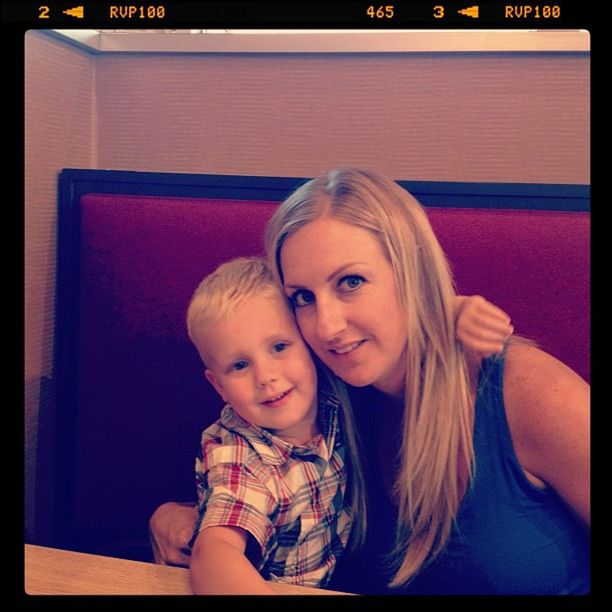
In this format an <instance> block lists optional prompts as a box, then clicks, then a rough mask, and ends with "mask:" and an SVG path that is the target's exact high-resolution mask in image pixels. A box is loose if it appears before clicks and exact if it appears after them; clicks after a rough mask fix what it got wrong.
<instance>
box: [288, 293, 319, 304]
mask: <svg viewBox="0 0 612 612" xmlns="http://www.w3.org/2000/svg"><path fill="white" fill-rule="evenodd" d="M289 300H290V301H291V305H292V306H293V307H294V308H302V307H303V306H308V305H309V304H312V303H313V302H314V294H313V293H312V291H308V290H307V289H300V290H299V291H296V292H295V293H294V294H293V295H291V297H290V298H289Z"/></svg>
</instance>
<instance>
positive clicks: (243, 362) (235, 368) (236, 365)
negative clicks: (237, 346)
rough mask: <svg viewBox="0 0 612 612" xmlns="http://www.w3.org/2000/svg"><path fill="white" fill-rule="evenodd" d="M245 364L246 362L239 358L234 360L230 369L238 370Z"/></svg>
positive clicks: (242, 368) (245, 365)
mask: <svg viewBox="0 0 612 612" xmlns="http://www.w3.org/2000/svg"><path fill="white" fill-rule="evenodd" d="M247 365H248V363H247V362H246V361H245V360H244V359H241V360H240V361H236V362H235V363H233V364H232V370H235V371H237V372H239V371H240V370H244V368H246V367H247Z"/></svg>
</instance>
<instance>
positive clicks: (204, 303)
mask: <svg viewBox="0 0 612 612" xmlns="http://www.w3.org/2000/svg"><path fill="white" fill-rule="evenodd" d="M261 295H269V296H270V297H272V296H279V297H280V298H281V299H282V300H283V301H284V300H285V296H284V295H283V293H282V292H281V290H280V288H279V287H278V285H277V283H276V281H275V280H274V277H273V276H272V273H271V272H270V269H269V268H268V265H267V264H266V261H265V260H264V259H262V258H260V257H237V258H236V259H232V260H230V261H228V262H225V263H223V264H221V265H220V266H219V267H218V268H217V269H216V270H215V271H214V272H212V273H211V274H209V275H208V276H207V277H206V278H204V280H203V281H202V282H201V283H200V284H199V285H198V287H197V289H196V290H195V291H194V293H193V296H192V297H191V301H190V303H189V307H188V308H187V332H188V334H189V338H190V339H191V341H192V342H193V343H194V344H196V345H197V343H196V341H195V334H196V331H197V329H199V328H201V327H202V326H204V325H210V324H211V323H215V322H217V321H219V320H220V319H222V318H226V317H228V316H230V315H231V314H232V312H233V311H234V310H235V308H236V307H237V306H239V305H240V304H242V303H243V302H245V301H246V300H248V299H249V298H252V297H255V296H261ZM198 348H199V347H198Z"/></svg>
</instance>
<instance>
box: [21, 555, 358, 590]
mask: <svg viewBox="0 0 612 612" xmlns="http://www.w3.org/2000/svg"><path fill="white" fill-rule="evenodd" d="M24 570H25V592H26V593H27V594H28V595H192V591H191V587H190V585H189V570H188V569H186V568H183V567H170V566H167V565H156V564H154V563H142V562H140V561H129V560H127V559H115V558H113V557H101V556H99V555H91V554H87V553H80V552H72V551H69V550H60V549H57V548H47V547H45V546H34V545H33V544H26V545H25V568H24ZM270 586H271V587H272V588H273V589H274V590H275V591H276V592H277V593H278V594H279V595H347V593H338V592H336V591H327V590H325V589H313V588H307V587H299V586H291V585H286V584H280V583H277V582H271V583H270Z"/></svg>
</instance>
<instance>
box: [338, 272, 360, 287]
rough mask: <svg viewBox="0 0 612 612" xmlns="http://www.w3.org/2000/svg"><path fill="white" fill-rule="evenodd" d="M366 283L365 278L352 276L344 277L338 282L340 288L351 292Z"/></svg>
mask: <svg viewBox="0 0 612 612" xmlns="http://www.w3.org/2000/svg"><path fill="white" fill-rule="evenodd" d="M364 282H365V279H364V278H363V276H359V275H357V274H351V275H350V276H343V277H342V278H341V279H340V281H339V282H338V286H339V287H342V288H344V289H347V290H349V291H353V290H354V289H357V288H358V287H360V286H361V285H363V283H364Z"/></svg>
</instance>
